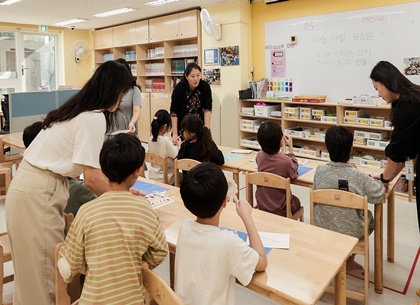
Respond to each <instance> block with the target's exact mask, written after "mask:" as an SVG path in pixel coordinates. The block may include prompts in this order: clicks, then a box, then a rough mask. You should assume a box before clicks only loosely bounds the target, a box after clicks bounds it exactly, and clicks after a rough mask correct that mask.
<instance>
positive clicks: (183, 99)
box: [170, 63, 213, 143]
mask: <svg viewBox="0 0 420 305" xmlns="http://www.w3.org/2000/svg"><path fill="white" fill-rule="evenodd" d="M212 107H213V101H212V97H211V89H210V85H209V84H208V83H207V82H205V81H204V80H202V79H201V68H200V66H199V65H197V64H196V63H189V64H188V65H187V67H186V68H185V71H184V75H183V76H182V79H181V82H179V83H178V84H177V85H176V86H175V88H174V91H173V92H172V98H171V109H170V112H171V119H172V141H173V142H174V143H176V139H177V137H178V136H182V130H181V122H182V120H183V119H184V117H185V116H187V115H189V114H196V115H198V116H199V117H200V118H201V120H202V121H203V122H204V125H205V126H207V128H209V129H210V121H211V110H212Z"/></svg>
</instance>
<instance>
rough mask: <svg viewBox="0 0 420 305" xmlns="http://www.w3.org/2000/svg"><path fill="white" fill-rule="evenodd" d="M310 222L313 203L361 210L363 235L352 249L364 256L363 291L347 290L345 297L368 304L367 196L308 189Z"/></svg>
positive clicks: (312, 220) (335, 190)
mask: <svg viewBox="0 0 420 305" xmlns="http://www.w3.org/2000/svg"><path fill="white" fill-rule="evenodd" d="M309 201H310V213H309V214H310V223H311V224H312V225H313V224H314V221H315V220H314V206H315V204H325V205H329V206H335V207H342V208H348V209H357V210H361V211H363V213H364V214H363V215H364V221H363V225H364V237H363V239H362V240H361V241H359V243H358V244H357V245H356V247H355V248H354V250H353V253H355V254H361V255H363V256H364V266H363V267H364V293H359V292H356V291H349V290H348V291H347V297H348V298H352V299H356V300H359V301H364V302H365V304H366V305H367V304H368V291H369V217H368V199H367V196H360V195H357V194H355V193H350V192H348V191H342V190H337V189H320V190H315V191H314V190H313V189H311V190H310V200H309Z"/></svg>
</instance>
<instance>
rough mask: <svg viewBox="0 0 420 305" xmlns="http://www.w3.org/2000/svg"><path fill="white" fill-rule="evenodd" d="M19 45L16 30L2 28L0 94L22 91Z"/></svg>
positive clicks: (0, 39) (0, 40)
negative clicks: (3, 29) (10, 30)
mask: <svg viewBox="0 0 420 305" xmlns="http://www.w3.org/2000/svg"><path fill="white" fill-rule="evenodd" d="M17 46H18V36H17V33H16V32H9V31H1V30H0V94H7V93H10V92H19V91H21V84H22V81H21V77H20V75H21V74H20V70H19V68H18V55H17V54H16V50H17V49H18V47H17ZM0 98H1V96H0Z"/></svg>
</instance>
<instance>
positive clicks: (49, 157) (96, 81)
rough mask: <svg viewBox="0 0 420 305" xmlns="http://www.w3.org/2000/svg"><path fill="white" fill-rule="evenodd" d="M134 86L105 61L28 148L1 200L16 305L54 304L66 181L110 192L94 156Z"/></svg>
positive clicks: (121, 68)
mask: <svg viewBox="0 0 420 305" xmlns="http://www.w3.org/2000/svg"><path fill="white" fill-rule="evenodd" d="M132 81H133V79H132V76H131V75H130V73H129V72H128V71H127V69H126V68H125V67H124V66H123V65H122V64H120V63H118V62H116V61H108V62H106V63H104V64H102V65H101V66H100V67H99V68H98V69H97V70H96V71H95V73H94V74H93V76H92V77H91V79H90V80H88V82H87V83H86V84H85V85H84V87H83V88H82V89H81V90H80V91H79V92H78V93H76V94H75V95H74V96H73V97H71V98H70V99H69V100H68V101H67V102H66V103H65V104H64V105H62V106H61V107H60V108H58V109H56V110H53V111H50V112H49V113H48V114H47V116H46V118H45V120H44V121H43V125H42V128H43V129H42V130H41V131H40V133H39V134H38V136H37V137H36V138H35V139H34V140H33V142H32V143H31V145H30V146H29V147H28V149H27V150H26V151H25V153H24V158H23V161H22V162H21V164H20V166H19V169H18V171H17V172H16V175H15V177H14V178H13V180H12V183H11V185H10V187H9V190H8V192H7V196H6V223H7V231H8V233H9V237H10V244H11V250H12V257H13V266H14V271H15V280H14V296H13V304H15V305H33V304H39V305H41V304H42V305H50V304H55V283H54V274H55V271H54V248H55V246H56V244H57V243H59V242H62V241H63V240H64V218H63V211H64V207H65V206H66V203H67V199H68V197H69V182H68V178H67V177H77V176H79V175H81V174H82V173H83V175H84V179H85V184H86V186H88V187H89V188H90V189H91V190H92V191H93V192H94V193H95V194H96V195H101V194H102V193H104V192H105V191H107V190H108V181H107V179H106V178H105V176H104V175H103V174H102V172H101V169H100V165H99V152H100V150H101V147H102V144H103V142H104V135H105V133H106V131H107V130H109V129H110V128H111V126H112V122H113V115H112V114H113V112H114V111H115V110H117V109H118V106H119V104H120V103H121V100H122V98H123V96H124V94H125V93H126V92H127V91H128V90H129V89H130V88H131V87H132Z"/></svg>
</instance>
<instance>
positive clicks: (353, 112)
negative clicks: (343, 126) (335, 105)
mask: <svg viewBox="0 0 420 305" xmlns="http://www.w3.org/2000/svg"><path fill="white" fill-rule="evenodd" d="M362 115H363V111H362V110H360V109H358V110H344V116H345V117H346V116H351V117H356V118H358V117H361V116H362Z"/></svg>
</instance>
